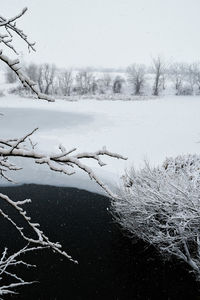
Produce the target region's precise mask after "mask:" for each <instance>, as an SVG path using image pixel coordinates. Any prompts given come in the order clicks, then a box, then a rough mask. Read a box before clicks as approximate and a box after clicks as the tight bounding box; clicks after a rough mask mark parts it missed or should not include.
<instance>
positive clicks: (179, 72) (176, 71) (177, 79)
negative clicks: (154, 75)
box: [169, 63, 186, 95]
mask: <svg viewBox="0 0 200 300" xmlns="http://www.w3.org/2000/svg"><path fill="white" fill-rule="evenodd" d="M169 76H170V78H171V80H172V82H173V85H174V88H175V90H176V95H180V94H181V90H182V88H183V84H184V80H185V77H186V68H185V64H184V63H173V64H171V66H170V67H169Z"/></svg>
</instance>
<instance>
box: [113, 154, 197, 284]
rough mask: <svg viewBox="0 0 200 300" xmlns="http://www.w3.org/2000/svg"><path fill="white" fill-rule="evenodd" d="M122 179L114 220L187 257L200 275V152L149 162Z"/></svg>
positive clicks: (165, 250)
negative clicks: (158, 163)
mask: <svg viewBox="0 0 200 300" xmlns="http://www.w3.org/2000/svg"><path fill="white" fill-rule="evenodd" d="M123 179H124V183H123V186H122V190H121V195H120V196H121V197H118V199H116V200H114V201H113V203H112V209H113V212H114V215H115V218H116V220H117V221H118V222H119V223H120V224H121V226H122V227H123V228H124V229H125V231H127V232H128V234H130V235H131V236H132V238H136V239H137V238H138V239H142V240H144V241H145V242H147V243H149V244H151V245H153V246H154V247H156V248H157V249H158V251H159V252H160V253H161V254H162V255H165V256H169V257H170V256H176V257H177V258H178V259H181V260H183V261H184V262H185V263H187V264H188V265H189V266H190V268H191V269H192V270H193V271H194V272H195V274H196V276H197V279H200V156H199V155H187V156H178V157H176V158H175V159H173V158H169V159H166V161H165V162H164V163H163V165H162V166H161V167H157V168H151V167H150V166H149V165H148V164H147V163H146V164H145V167H144V168H143V169H141V170H139V171H135V170H134V169H131V170H130V172H128V173H127V174H125V176H124V177H123Z"/></svg>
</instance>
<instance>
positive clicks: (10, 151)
mask: <svg viewBox="0 0 200 300" xmlns="http://www.w3.org/2000/svg"><path fill="white" fill-rule="evenodd" d="M36 130H37V128H36V129H34V130H33V131H32V132H30V133H28V134H26V135H25V136H23V137H21V138H19V139H16V138H14V139H8V140H3V139H0V172H1V175H2V176H3V177H4V178H5V179H7V180H9V181H12V179H11V178H10V177H9V176H7V175H6V173H7V172H8V171H11V170H18V168H19V167H17V166H15V165H14V164H13V163H11V162H10V160H9V158H10V157H23V158H30V159H33V160H34V161H35V163H37V164H46V165H47V166H48V167H49V169H50V170H52V171H56V172H60V173H63V174H66V175H73V174H74V173H75V172H76V168H78V169H81V170H83V171H84V172H85V173H87V174H88V175H89V177H90V179H93V180H94V181H96V183H97V184H98V185H100V186H101V187H102V188H103V189H104V190H105V191H106V192H107V194H108V195H109V196H110V197H112V198H115V197H116V195H115V194H113V193H112V191H110V189H109V188H108V187H107V185H105V184H104V183H103V182H102V181H101V180H100V179H99V178H98V177H97V176H96V175H95V173H94V172H93V170H92V169H91V168H90V167H88V166H87V164H85V163H84V162H83V161H84V159H93V160H95V161H97V163H98V165H99V166H101V167H102V166H104V165H105V163H104V162H103V161H102V159H101V156H110V157H113V158H117V159H126V158H125V157H123V156H121V155H119V154H117V153H113V152H110V151H108V150H107V149H106V148H105V147H104V148H103V149H102V150H98V151H96V152H83V153H78V154H76V153H74V152H75V151H76V148H73V149H71V150H66V149H65V148H64V147H63V146H62V145H59V151H58V153H43V152H40V151H38V150H35V147H34V145H33V143H32V142H31V140H30V138H29V137H30V136H31V135H32V134H33V133H34V132H35V131H36ZM28 138H29V142H27V140H28Z"/></svg>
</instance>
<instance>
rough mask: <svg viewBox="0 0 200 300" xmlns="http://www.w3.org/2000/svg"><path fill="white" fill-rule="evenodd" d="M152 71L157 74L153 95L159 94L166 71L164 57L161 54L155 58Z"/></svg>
mask: <svg viewBox="0 0 200 300" xmlns="http://www.w3.org/2000/svg"><path fill="white" fill-rule="evenodd" d="M152 71H153V73H154V75H155V78H154V85H153V95H154V96H158V95H159V92H160V87H161V83H162V82H161V80H162V75H163V73H164V72H165V64H164V61H163V59H162V58H161V57H160V56H158V57H156V58H153V65H152Z"/></svg>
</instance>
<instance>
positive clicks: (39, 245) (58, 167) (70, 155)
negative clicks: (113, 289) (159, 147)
mask: <svg viewBox="0 0 200 300" xmlns="http://www.w3.org/2000/svg"><path fill="white" fill-rule="evenodd" d="M26 10H27V8H25V9H23V10H22V12H21V13H19V14H18V15H16V16H14V17H11V18H9V19H6V18H4V17H2V16H1V17H0V42H1V45H4V46H5V49H7V48H9V49H11V50H12V51H13V52H14V53H15V54H17V51H16V49H15V47H14V37H15V35H17V36H19V37H20V38H21V39H22V40H24V42H25V43H26V44H27V45H28V48H29V49H32V50H34V43H31V42H29V40H28V37H27V35H26V34H25V33H24V32H23V31H22V30H21V29H19V28H18V27H17V25H16V21H17V20H18V19H19V18H21V17H22V16H23V15H24V13H25V12H26ZM0 60H1V61H2V62H4V63H5V64H6V65H8V66H9V67H10V69H11V70H12V71H13V72H14V73H15V74H16V75H17V77H18V78H19V80H20V81H21V82H22V84H23V85H24V86H25V87H26V88H27V87H29V88H30V90H31V91H32V92H33V93H35V95H36V96H37V98H40V99H43V100H47V101H53V99H52V98H51V97H49V96H48V95H45V94H43V93H40V92H38V90H37V88H36V84H35V83H34V82H33V81H31V80H30V79H29V78H28V77H27V76H25V75H24V74H23V73H22V72H21V67H20V64H19V63H20V62H19V60H18V59H15V60H11V59H9V58H8V57H7V56H6V55H4V54H3V51H2V50H0ZM42 72H44V73H45V72H46V74H44V79H43V80H44V82H45V83H46V86H44V87H45V88H44V89H43V88H42V89H41V90H42V92H43V91H44V92H46V93H48V92H49V88H50V86H51V84H52V81H53V75H52V72H53V74H54V71H53V70H51V68H50V67H49V66H45V67H44V69H43V70H42ZM45 76H46V77H45ZM46 78H47V79H46ZM36 130H37V128H36V129H34V130H33V131H32V132H29V133H26V134H25V135H24V136H23V137H21V138H16V137H14V138H12V139H11V138H8V139H0V175H1V178H4V179H5V180H8V181H11V182H12V178H11V177H10V175H9V174H8V173H10V172H17V171H18V170H20V169H21V167H18V166H16V165H15V163H13V162H12V158H15V157H21V158H23V159H32V160H33V161H35V163H37V164H46V165H47V166H48V167H49V169H50V170H52V171H55V172H60V173H63V174H66V175H72V174H74V173H75V168H79V169H81V170H83V171H85V173H87V174H88V175H89V177H90V178H91V179H93V180H95V181H96V182H97V184H99V185H100V186H101V187H102V188H103V189H104V190H105V191H107V192H108V193H109V195H110V196H111V197H115V195H114V194H113V193H112V192H111V191H110V190H109V188H108V187H107V186H106V185H105V184H104V183H103V182H102V181H101V180H99V178H98V177H97V176H96V175H95V174H94V173H93V171H92V169H91V168H90V167H88V166H87V164H85V163H83V160H84V159H92V160H95V161H96V162H97V163H98V165H99V166H101V167H102V166H104V165H105V164H104V162H103V161H102V160H101V156H110V157H114V158H121V159H124V158H123V157H122V156H120V155H118V154H116V153H112V152H109V151H108V150H106V148H103V149H102V150H98V151H96V152H93V153H90V152H84V153H77V154H74V152H75V151H76V148H74V149H71V150H66V149H65V148H64V147H63V146H62V145H60V146H59V151H58V153H54V154H53V153H52V151H50V152H49V153H41V152H40V151H39V150H38V148H37V146H36V144H35V143H33V141H32V140H31V136H32V135H33V134H34V132H35V131H36ZM0 200H1V201H3V202H6V203H7V204H8V205H9V206H11V207H12V208H13V209H14V210H15V212H16V214H19V215H20V216H21V217H22V219H23V221H25V222H26V224H27V226H28V227H29V228H30V229H31V231H32V235H31V234H30V235H28V234H27V233H26V231H25V230H24V228H23V226H22V225H21V224H18V223H16V222H15V221H14V219H13V218H12V216H9V215H8V214H7V213H6V212H4V211H3V209H0V215H1V216H2V217H4V218H5V219H6V220H7V221H8V222H9V223H10V224H11V225H12V226H14V228H15V230H16V232H18V234H19V235H20V236H21V237H22V238H23V239H24V241H25V242H26V243H27V245H26V246H25V247H24V248H23V249H20V250H19V251H18V252H16V253H14V254H12V255H8V254H7V249H5V251H4V252H3V254H2V257H1V258H0V295H1V296H2V295H4V294H12V293H14V291H13V289H15V288H16V287H18V286H20V285H25V284H30V282H27V281H25V280H24V279H22V278H20V277H19V276H17V274H16V272H15V271H13V269H12V266H15V265H16V266H17V265H19V264H22V265H25V266H29V264H28V263H25V262H23V261H22V259H21V255H22V254H25V253H26V252H28V251H36V250H40V249H45V248H51V249H52V250H53V251H54V252H58V253H60V254H61V255H64V256H65V257H66V258H68V259H69V260H71V261H73V262H75V263H77V261H76V260H74V259H72V257H71V256H70V255H69V254H67V253H66V252H65V251H63V250H62V247H61V245H60V244H59V243H57V242H51V241H50V240H49V238H48V237H47V235H46V234H45V233H44V232H43V231H42V230H41V229H40V225H39V224H38V223H37V222H36V221H35V220H34V221H32V219H31V218H30V217H29V216H27V213H26V211H25V209H24V208H23V207H24V205H25V204H26V203H28V202H30V201H31V200H29V199H25V200H21V201H15V200H12V199H10V198H9V197H8V196H6V195H4V194H2V193H0ZM10 267H11V270H9V268H10ZM5 275H6V276H9V277H10V278H11V279H12V282H11V283H8V284H7V285H2V284H1V282H2V281H1V280H2V278H3V277H4V276H5Z"/></svg>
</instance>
